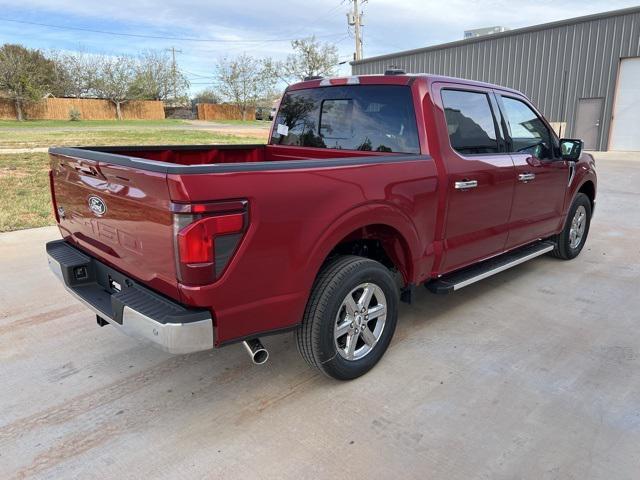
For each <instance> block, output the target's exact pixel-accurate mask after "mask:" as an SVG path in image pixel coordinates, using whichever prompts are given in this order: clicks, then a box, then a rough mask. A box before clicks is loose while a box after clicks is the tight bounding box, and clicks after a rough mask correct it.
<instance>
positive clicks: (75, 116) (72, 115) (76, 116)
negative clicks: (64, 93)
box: [69, 107, 82, 122]
mask: <svg viewBox="0 0 640 480" xmlns="http://www.w3.org/2000/svg"><path fill="white" fill-rule="evenodd" d="M69 120H70V121H72V122H79V121H80V120H82V113H80V110H78V109H77V108H76V107H71V108H70V109H69Z"/></svg>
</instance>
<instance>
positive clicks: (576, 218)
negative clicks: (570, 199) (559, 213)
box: [569, 205, 587, 249]
mask: <svg viewBox="0 0 640 480" xmlns="http://www.w3.org/2000/svg"><path fill="white" fill-rule="evenodd" d="M586 228H587V210H586V208H584V207H583V206H582V205H580V206H579V207H578V208H577V209H576V213H574V214H573V219H572V220H571V228H570V229H569V246H570V247H571V248H572V249H576V248H578V247H579V246H580V243H582V239H583V238H584V232H585V230H586Z"/></svg>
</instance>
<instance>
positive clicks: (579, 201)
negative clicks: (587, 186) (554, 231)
mask: <svg viewBox="0 0 640 480" xmlns="http://www.w3.org/2000/svg"><path fill="white" fill-rule="evenodd" d="M590 226H591V201H590V200H589V197H587V196H586V195H585V194H584V193H578V194H577V195H576V198H575V199H574V200H573V203H572V204H571V208H570V209H569V213H568V214H567V219H566V221H565V224H564V228H563V229H562V232H560V234H558V235H556V236H555V237H554V238H553V240H554V241H555V242H556V248H555V249H554V250H553V252H551V254H552V255H553V256H554V257H557V258H561V259H563V260H571V259H572V258H576V257H577V256H578V255H579V254H580V252H581V251H582V247H584V243H585V242H586V241H587V235H588V234H589V227H590Z"/></svg>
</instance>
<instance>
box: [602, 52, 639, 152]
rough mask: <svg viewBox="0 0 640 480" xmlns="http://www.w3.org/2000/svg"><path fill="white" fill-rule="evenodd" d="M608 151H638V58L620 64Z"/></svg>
mask: <svg viewBox="0 0 640 480" xmlns="http://www.w3.org/2000/svg"><path fill="white" fill-rule="evenodd" d="M609 150H631V151H640V58H625V59H622V61H621V62H620V73H619V75H618V85H617V87H616V99H615V105H614V107H613V123H612V128H611V141H610V142H609Z"/></svg>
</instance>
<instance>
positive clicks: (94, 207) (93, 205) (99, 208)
mask: <svg viewBox="0 0 640 480" xmlns="http://www.w3.org/2000/svg"><path fill="white" fill-rule="evenodd" d="M88 203H89V210H91V211H92V212H93V213H94V214H95V215H96V216H98V217H101V216H103V215H104V214H105V213H107V204H106V203H104V200H102V199H101V198H100V197H98V196H96V195H91V196H90V197H89V199H88Z"/></svg>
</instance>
